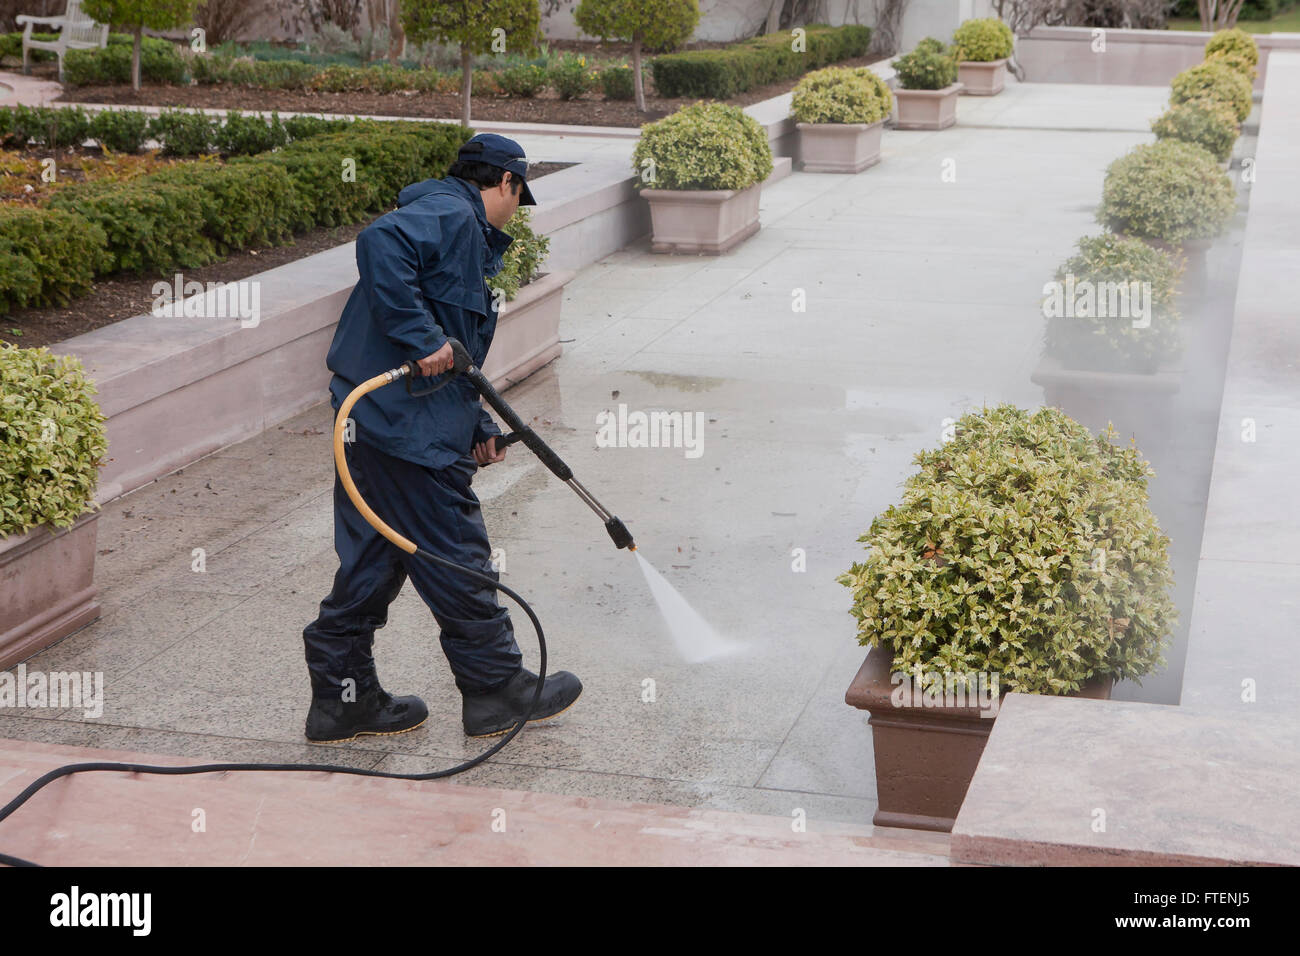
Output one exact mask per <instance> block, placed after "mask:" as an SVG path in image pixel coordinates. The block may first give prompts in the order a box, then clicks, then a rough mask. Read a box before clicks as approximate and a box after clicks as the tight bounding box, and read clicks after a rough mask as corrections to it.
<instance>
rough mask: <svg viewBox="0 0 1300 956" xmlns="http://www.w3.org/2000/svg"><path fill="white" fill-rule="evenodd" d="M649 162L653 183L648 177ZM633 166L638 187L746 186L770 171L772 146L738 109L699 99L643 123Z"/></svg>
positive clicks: (633, 154)
mask: <svg viewBox="0 0 1300 956" xmlns="http://www.w3.org/2000/svg"><path fill="white" fill-rule="evenodd" d="M647 160H650V161H652V163H653V167H652V168H653V174H654V178H653V181H647V180H646V179H645V178H644V177H645V172H646V170H647V165H646V161H647ZM632 168H633V169H634V170H635V171H636V172H637V173H638V174H641V175H639V176H638V179H637V187H638V188H649V189H745V188H746V187H748V186H752V185H754V183H759V182H762V181H763V180H764V179H766V178H767V177H768V176H769V175H771V173H772V148H771V146H770V145H769V143H768V140H767V132H766V130H764V128H763V127H762V126H760V125H759V123H758V121H757V120H755V119H754V118H753V117H752V116H749V115H748V114H746V113H745V112H744V111H743V110H741V109H740V108H739V107H735V106H728V105H726V104H725V103H704V102H700V103H693V104H691V105H690V106H684V107H682V108H681V109H679V110H678V111H677V112H676V113H673V114H672V115H670V116H665V117H664V118H663V119H661V120H659V121H658V122H655V123H647V124H646V125H644V126H642V127H641V138H640V139H639V140H637V144H636V149H635V150H633V152H632Z"/></svg>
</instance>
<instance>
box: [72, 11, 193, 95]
mask: <svg viewBox="0 0 1300 956" xmlns="http://www.w3.org/2000/svg"><path fill="white" fill-rule="evenodd" d="M101 22H102V21H101ZM131 50H132V38H131V37H124V36H122V35H121V34H112V35H110V36H109V38H108V46H107V47H105V48H104V49H102V50H69V51H68V52H67V54H66V55H65V56H64V57H63V72H64V81H65V82H66V83H67V84H68V85H70V86H109V85H112V84H115V83H130V82H131V55H132V54H131ZM185 75H186V68H185V60H184V59H182V57H181V55H180V53H178V52H177V50H176V46H175V44H172V43H169V42H168V41H166V40H160V39H158V38H157V37H142V38H141V41H140V79H141V81H142V82H144V81H148V82H150V83H171V84H173V85H177V84H180V83H183V82H185Z"/></svg>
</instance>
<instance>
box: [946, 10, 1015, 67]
mask: <svg viewBox="0 0 1300 956" xmlns="http://www.w3.org/2000/svg"><path fill="white" fill-rule="evenodd" d="M1015 44H1016V38H1015V35H1014V34H1013V33H1012V32H1011V28H1010V27H1009V26H1007V25H1006V24H1005V23H1003V22H1002V21H1001V20H999V19H997V18H996V17H985V18H982V19H977V20H967V21H966V22H965V23H963V24H962V25H961V26H959V27H958V28H957V30H956V31H955V32H954V33H953V35H952V45H953V48H954V50H955V51H956V54H957V59H958V60H965V61H967V62H973V63H991V62H992V61H994V60H1005V59H1006V58H1007V57H1009V56H1011V54H1012V53H1013V52H1015Z"/></svg>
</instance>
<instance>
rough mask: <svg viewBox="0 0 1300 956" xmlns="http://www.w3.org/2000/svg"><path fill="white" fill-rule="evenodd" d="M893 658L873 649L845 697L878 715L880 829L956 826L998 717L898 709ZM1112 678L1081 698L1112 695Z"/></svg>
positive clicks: (968, 709) (951, 708)
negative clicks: (894, 698)
mask: <svg viewBox="0 0 1300 956" xmlns="http://www.w3.org/2000/svg"><path fill="white" fill-rule="evenodd" d="M891 663H892V655H891V654H890V652H888V651H883V650H881V649H880V648H875V647H873V648H871V650H870V651H869V652H868V653H867V659H866V660H865V661H863V663H862V667H861V669H859V670H858V674H857V676H856V677H854V678H853V683H852V684H850V685H849V689H848V692H847V693H846V694H845V695H844V701H845V703H848V704H851V705H852V706H854V707H857V708H858V709H859V710H865V711H868V712H869V713H870V714H871V717H870V719H869V720H868V723H869V724H870V725H871V744H872V749H873V750H874V751H875V760H876V797H877V809H876V813H875V816H873V817H872V819H871V822H872V823H873V824H874V825H876V826H878V827H910V828H912V829H916V830H940V831H944V832H948V831H951V830H952V825H953V822H954V821H955V820H956V819H957V811H958V810H960V809H961V803H962V800H964V799H965V798H966V791H967V790H968V789H969V788H970V782H971V778H972V777H973V776H974V775H975V767H976V766H977V765H978V764H979V761H980V756H981V755H982V754H983V753H984V745H985V743H987V742H988V737H989V733H990V731H992V730H993V725H994V724H995V723H996V722H997V718H996V717H981V716H980V709H979V707H978V706H965V707H961V706H956V705H955V704H952V705H945V706H940V707H920V706H915V707H913V706H904V707H896V706H894V702H893V700H892V699H891V698H892V695H893V693H894V691H895V689H896V686H897V685H895V684H893V683H892V682H891V681H890V669H891ZM1111 683H1112V682H1111V679H1110V678H1104V679H1098V680H1094V681H1089V682H1088V683H1086V684H1084V685H1083V686H1082V688H1081V689H1080V691H1079V693H1078V694H1075V695H1072V696H1076V697H1094V698H1101V699H1105V698H1109V697H1110V688H1111Z"/></svg>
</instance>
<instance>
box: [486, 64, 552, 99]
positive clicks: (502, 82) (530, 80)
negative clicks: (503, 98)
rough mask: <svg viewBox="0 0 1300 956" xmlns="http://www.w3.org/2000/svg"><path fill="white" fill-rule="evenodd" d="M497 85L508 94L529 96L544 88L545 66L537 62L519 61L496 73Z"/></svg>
mask: <svg viewBox="0 0 1300 956" xmlns="http://www.w3.org/2000/svg"><path fill="white" fill-rule="evenodd" d="M497 85H498V86H499V87H501V90H502V92H504V93H507V94H509V95H510V96H522V97H525V98H530V97H534V96H536V95H537V94H538V93H540V92H541V91H542V90H544V89H546V67H544V66H542V65H541V64H539V63H519V64H517V65H515V66H511V67H507V68H506V69H504V70H502V71H501V72H500V73H498V74H497Z"/></svg>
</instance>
